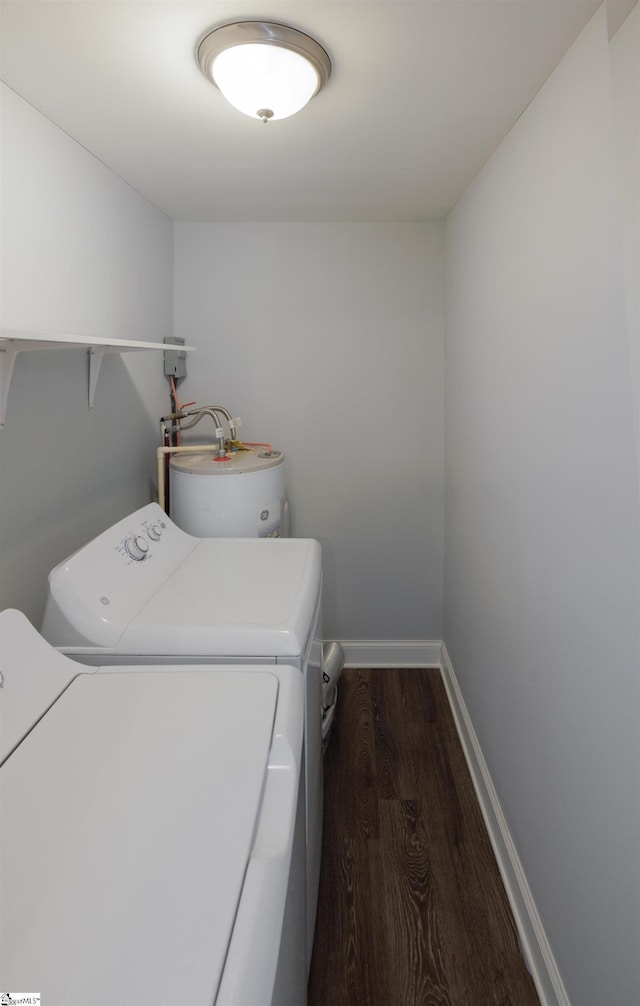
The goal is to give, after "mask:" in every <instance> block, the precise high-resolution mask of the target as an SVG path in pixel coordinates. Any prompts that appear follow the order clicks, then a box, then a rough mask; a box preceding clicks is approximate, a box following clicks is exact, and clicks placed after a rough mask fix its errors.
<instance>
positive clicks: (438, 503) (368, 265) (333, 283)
mask: <svg viewBox="0 0 640 1006" xmlns="http://www.w3.org/2000/svg"><path fill="white" fill-rule="evenodd" d="M442 235H443V227H442V225H441V224H392V225H389V224H177V225H176V228H175V277H176V279H175V333H176V335H180V336H182V337H183V338H184V339H185V340H186V341H187V343H191V344H193V345H195V346H196V347H197V350H198V353H197V363H196V365H195V366H191V365H190V364H189V368H190V369H189V376H188V378H187V380H186V381H185V382H184V384H183V385H182V386H181V396H182V398H183V399H185V398H186V399H189V400H191V399H194V398H195V399H197V400H198V402H199V403H201V404H206V403H207V402H209V403H214V402H218V403H221V404H223V405H227V406H228V407H229V408H230V409H231V411H232V412H233V414H234V415H239V416H240V417H241V418H242V420H243V423H244V425H243V427H242V429H241V431H240V432H241V434H242V435H243V436H244V438H245V439H247V440H268V441H270V442H272V443H273V444H274V445H275V446H277V447H279V448H281V449H282V450H284V451H285V452H286V455H287V487H288V491H289V495H290V498H291V503H292V514H293V532H294V534H296V535H297V536H299V537H304V536H308V537H314V538H318V539H319V540H320V542H321V543H322V547H323V565H324V576H325V591H324V603H325V611H324V618H325V631H326V634H327V635H328V636H330V637H331V638H340V639H356V640H375V639H383V640H385V639H387V640H392V639H407V640H418V639H429V638H431V639H434V638H435V639H440V638H441V635H442V623H441V605H442V561H443V560H442V551H443V314H442V311H443V286H442V268H443V249H442ZM198 429H200V428H198Z"/></svg>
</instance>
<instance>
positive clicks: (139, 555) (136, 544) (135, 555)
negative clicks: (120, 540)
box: [124, 534, 149, 562]
mask: <svg viewBox="0 0 640 1006" xmlns="http://www.w3.org/2000/svg"><path fill="white" fill-rule="evenodd" d="M124 547H125V551H126V553H127V555H128V556H130V557H131V558H132V559H135V561H136V562H142V560H143V559H144V558H145V556H146V554H147V552H148V551H149V543H148V542H147V541H146V540H145V539H144V538H143V537H142V535H139V534H132V535H131V537H130V538H127V540H126V541H125V543H124Z"/></svg>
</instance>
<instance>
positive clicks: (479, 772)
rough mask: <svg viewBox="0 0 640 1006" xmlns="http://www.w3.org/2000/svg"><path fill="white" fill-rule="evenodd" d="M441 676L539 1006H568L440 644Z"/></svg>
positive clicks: (456, 685)
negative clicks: (538, 999)
mask: <svg viewBox="0 0 640 1006" xmlns="http://www.w3.org/2000/svg"><path fill="white" fill-rule="evenodd" d="M442 677H443V680H444V684H445V688H446V690H447V694H448V696H449V702H450V704H451V709H452V712H453V716H454V719H455V721H456V727H457V730H458V735H459V737H460V741H461V744H462V747H463V750H464V754H465V758H466V760H467V765H468V767H469V771H470V773H471V778H472V780H473V785H474V788H475V791H476V795H477V797H478V801H479V803H480V809H481V811H482V816H483V817H484V821H485V824H486V827H487V831H488V832H489V838H490V840H491V844H492V846H493V851H494V855H495V857H496V860H497V863H498V869H499V870H500V874H501V876H502V880H503V883H504V886H505V890H506V892H507V897H508V898H509V903H510V905H511V910H512V912H513V915H514V918H515V922H516V926H517V928H518V935H519V938H520V945H521V947H522V952H523V954H524V957H525V960H526V962H527V966H528V968H529V971H530V973H531V977H532V978H533V981H534V983H535V986H536V990H537V992H538V996H539V998H540V1003H541V1006H571V1004H570V1002H569V997H568V996H567V992H566V989H565V987H564V985H563V982H562V978H561V977H560V972H559V971H558V967H557V964H556V962H555V959H554V956H553V952H552V950H551V946H550V944H549V941H548V939H547V936H546V933H545V931H544V928H543V925H542V921H541V919H540V916H539V915H538V910H537V908H536V906H535V902H534V900H533V896H532V894H531V890H530V888H529V885H528V883H527V878H526V876H525V873H524V870H523V868H522V864H521V862H520V859H519V856H518V853H517V851H516V847H515V845H514V842H513V839H512V837H511V833H510V831H509V826H508V824H507V821H506V819H505V816H504V814H503V812H502V808H501V806H500V801H499V800H498V794H497V793H496V791H495V787H494V785H493V782H492V780H491V775H490V773H489V769H488V767H487V763H486V762H485V760H484V756H483V754H482V750H481V748H480V743H479V741H478V738H477V736H476V733H475V730H474V729H473V724H472V723H471V719H470V717H469V713H468V711H467V707H466V705H465V703H464V699H463V697H462V692H461V691H460V686H459V685H458V681H457V678H456V676H455V672H454V670H453V666H452V664H451V660H450V658H449V654H448V653H447V648H446V646H445V645H444V643H443V644H442Z"/></svg>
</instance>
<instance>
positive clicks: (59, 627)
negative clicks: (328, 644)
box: [42, 503, 323, 965]
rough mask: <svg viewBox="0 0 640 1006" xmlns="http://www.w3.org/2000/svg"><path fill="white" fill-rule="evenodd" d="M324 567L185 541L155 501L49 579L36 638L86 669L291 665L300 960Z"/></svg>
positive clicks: (313, 898)
mask: <svg viewBox="0 0 640 1006" xmlns="http://www.w3.org/2000/svg"><path fill="white" fill-rule="evenodd" d="M321 589H322V568H321V555H320V546H319V544H318V542H317V541H314V540H312V539H303V538H273V539H272V538H202V539H201V538H195V537H193V536H191V535H189V534H187V533H186V532H184V531H182V530H181V529H180V528H178V527H177V526H176V525H175V524H174V523H173V522H172V521H171V520H170V519H169V518H168V517H167V515H166V514H165V512H164V511H163V510H162V508H161V507H159V506H158V505H157V504H156V503H149V504H148V505H147V506H145V507H143V508H142V509H141V510H138V511H136V512H135V513H133V514H131V515H130V516H129V517H126V518H124V519H123V520H121V521H119V522H118V523H117V524H115V525H113V527H111V528H109V529H108V530H106V531H104V532H103V533H102V534H101V535H99V536H98V537H97V538H95V539H93V541H91V542H89V543H88V544H87V545H85V546H84V547H83V548H81V549H80V550H79V551H77V552H76V553H74V555H72V556H71V557H70V558H69V559H67V560H66V561H65V562H63V563H61V564H60V565H59V566H57V567H56V568H55V569H54V570H52V572H51V574H50V576H49V585H48V595H47V603H46V608H45V615H44V620H43V623H42V633H43V635H44V636H45V638H46V639H47V640H49V642H50V643H52V644H53V645H54V646H56V647H58V648H60V649H61V650H62V652H64V653H66V654H68V655H69V656H71V657H73V658H74V659H76V660H80V661H82V662H84V663H89V664H91V663H94V664H116V665H117V664H147V663H154V664H159V663H165V662H168V663H180V664H183V665H184V664H193V663H196V664H198V663H211V662H215V663H224V664H231V663H235V662H238V663H242V664H247V663H255V664H262V665H265V664H266V665H269V666H274V665H275V666H277V665H279V664H281V663H285V664H289V665H293V666H295V667H296V668H297V669H298V671H299V673H300V676H301V679H302V681H303V683H304V693H305V714H304V749H305V789H306V846H307V927H306V928H307V965H308V964H309V963H310V960H311V949H312V945H313V932H314V927H315V916H316V906H317V896H318V882H319V877H320V859H321V847H322V800H323V773H322V642H321V631H322V630H321Z"/></svg>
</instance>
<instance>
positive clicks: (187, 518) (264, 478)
mask: <svg viewBox="0 0 640 1006" xmlns="http://www.w3.org/2000/svg"><path fill="white" fill-rule="evenodd" d="M169 471H170V498H171V518H172V520H173V521H175V523H176V524H177V525H178V527H181V528H182V529H183V531H186V532H187V533H188V534H193V535H195V536H196V537H198V538H278V537H282V538H287V537H288V536H289V504H288V500H287V494H286V490H285V485H284V454H283V453H282V451H270V452H263V453H261V454H258V453H254V452H252V451H234V452H232V453H230V454H229V455H228V456H227V457H226V458H224V459H218V458H214V457H213V455H212V454H211V453H210V452H209V453H207V452H203V453H202V454H182V455H181V454H176V455H174V456H173V457H172V458H171V462H170V466H169Z"/></svg>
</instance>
